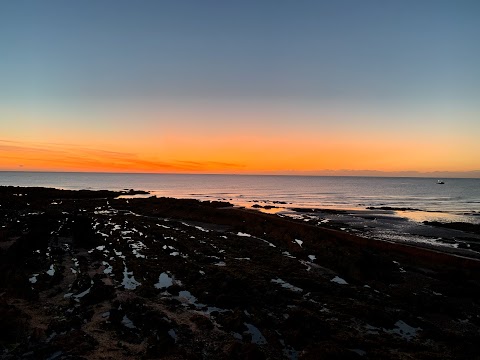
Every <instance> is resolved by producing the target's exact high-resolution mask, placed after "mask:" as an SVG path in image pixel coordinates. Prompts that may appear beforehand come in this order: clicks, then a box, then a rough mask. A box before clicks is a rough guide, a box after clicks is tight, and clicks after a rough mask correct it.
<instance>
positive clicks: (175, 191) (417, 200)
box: [0, 172, 480, 224]
mask: <svg viewBox="0 0 480 360" xmlns="http://www.w3.org/2000/svg"><path fill="white" fill-rule="evenodd" d="M437 180H438V179H433V178H421V177H353V176H290V175H288V176H287V175H285V176H281V175H204V174H123V173H122V174H120V173H73V172H0V185H13V186H43V187H54V188H60V189H71V190H79V189H89V190H101V189H108V190H125V189H135V190H146V191H149V192H150V195H149V196H151V195H155V196H158V197H161V196H164V197H174V198H194V199H199V200H222V201H229V202H231V203H233V204H234V205H238V206H245V207H252V206H253V205H255V204H257V206H258V204H261V205H262V206H264V205H268V204H270V205H273V206H277V208H281V209H284V208H317V209H342V210H343V209H345V210H364V209H367V208H371V207H374V208H382V207H383V208H392V209H399V210H402V209H403V210H404V211H403V212H402V214H404V215H405V216H407V217H408V216H411V217H412V219H413V220H417V221H420V220H431V219H433V220H441V221H463V222H469V223H476V224H477V223H480V179H458V178H448V179H442V180H443V182H444V184H438V183H437ZM275 209H276V208H274V211H275ZM405 210H406V211H405ZM419 214H421V215H419Z"/></svg>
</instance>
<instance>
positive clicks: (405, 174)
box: [0, 169, 480, 179]
mask: <svg viewBox="0 0 480 360" xmlns="http://www.w3.org/2000/svg"><path fill="white" fill-rule="evenodd" d="M0 173H49V174H55V173H58V174H112V175H122V174H123V175H227V176H311V177H315V176H318V177H395V178H437V177H443V178H458V179H462V178H463V179H476V178H478V179H480V170H468V171H448V170H436V171H426V172H421V171H417V170H403V171H382V170H346V169H343V170H312V171H285V172H268V171H265V172H255V173H224V172H217V173H201V172H129V171H125V172H123V171H82V170H78V171H63V170H50V171H48V170H47V171H45V170H0ZM462 175H470V176H467V177H463V176H462Z"/></svg>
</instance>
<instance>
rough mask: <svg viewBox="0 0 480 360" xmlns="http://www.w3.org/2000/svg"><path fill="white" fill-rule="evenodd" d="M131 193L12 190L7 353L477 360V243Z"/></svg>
mask: <svg viewBox="0 0 480 360" xmlns="http://www.w3.org/2000/svg"><path fill="white" fill-rule="evenodd" d="M134 194H135V193H134V192H130V193H128V195H134ZM119 195H127V194H121V193H118V192H107V191H102V192H93V191H80V192H77V191H61V190H53V189H40V188H14V187H0V205H1V206H0V274H1V275H0V316H1V319H2V322H1V323H0V335H1V337H0V351H1V352H2V357H3V358H6V359H17V358H20V359H67V358H68V359H138V358H164V359H281V358H286V359H386V358H388V359H406V358H414V359H438V358H442V359H474V358H475V357H476V356H478V341H477V339H478V333H479V331H480V317H479V314H480V295H479V294H480V276H479V275H480V262H479V261H478V259H477V255H476V251H475V250H474V249H472V248H469V247H467V246H465V247H462V246H457V247H453V246H437V244H433V245H432V246H417V244H416V243H415V242H414V241H412V242H408V241H405V242H402V241H396V240H395V239H394V240H392V239H388V238H387V239H383V240H382V239H375V238H374V237H372V236H367V237H365V236H361V235H362V234H366V235H368V234H367V233H366V232H364V233H362V230H363V231H367V230H368V228H371V229H377V230H378V229H381V228H382V227H385V228H387V229H388V228H389V227H390V226H396V225H391V224H390V225H389V222H393V224H396V223H395V221H396V220H392V219H391V218H390V216H388V213H384V217H383V218H382V217H380V215H381V214H380V213H379V214H378V215H377V217H376V218H374V219H373V218H365V216H367V215H365V214H354V215H352V214H349V213H344V212H341V211H340V212H338V211H337V212H335V211H333V212H332V211H330V212H329V211H324V212H321V211H311V212H308V211H294V210H292V212H293V213H296V214H297V215H298V217H295V216H290V215H288V214H282V213H278V214H266V213H261V212H258V211H254V210H248V209H241V208H237V207H233V206H231V204H229V203H227V202H218V201H214V202H200V201H196V200H178V199H167V198H155V197H152V198H125V197H123V198H118V196H119ZM267 210H268V209H267ZM385 211H386V210H385ZM370 215H371V213H370ZM352 216H353V219H355V218H358V219H360V218H362V216H363V220H362V221H363V222H362V221H360V220H358V225H359V226H356V225H355V221H357V220H355V221H352ZM368 216H369V215H368ZM345 219H350V220H349V221H346V220H345ZM306 220H307V221H306ZM324 220H328V221H324ZM366 224H369V225H367V228H365V226H364V225H366ZM326 226H329V228H328V227H326ZM425 226H426V227H427V228H426V230H429V228H431V229H430V230H429V231H431V232H429V233H426V235H425V236H426V237H428V236H430V237H436V236H437V235H436V233H433V232H434V231H447V232H448V231H460V230H458V229H446V228H442V227H438V226H432V225H425ZM342 229H343V230H342ZM366 229H367V230H366ZM412 231H413V230H412ZM406 233H407V234H408V232H406ZM376 234H377V235H379V234H381V232H378V231H377V232H376ZM444 234H447V233H444ZM449 234H450V235H451V233H449ZM462 234H463V235H465V234H467V235H465V236H464V238H469V239H473V240H465V239H463V240H462V239H461V237H462V236H463V235H462V236H458V235H457V237H455V241H457V242H459V243H460V242H461V241H465V242H467V243H468V242H470V243H472V244H473V243H475V239H476V237H477V235H478V234H476V233H474V232H473V233H472V232H466V231H464V230H462ZM450 235H448V236H450ZM379 236H380V235H379ZM448 236H447V235H445V238H446V239H447V238H448ZM397 240H398V239H397Z"/></svg>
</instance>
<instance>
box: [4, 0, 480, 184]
mask: <svg viewBox="0 0 480 360" xmlns="http://www.w3.org/2000/svg"><path fill="white" fill-rule="evenodd" d="M479 39H480V2H479V1H477V0H455V1H454V0H451V1H444V0H422V1H418V0H402V1H392V0H377V1H374V0H364V1H356V0H350V1H347V0H338V1H320V0H315V1H314V0H312V1H307V0H305V1H301V0H296V1H294V0H291V1H283V0H275V1H273V0H271V1H269V0H264V1H258V0H257V1H250V0H244V1H233V0H232V1H229V0H217V1H213V0H204V1H196V0H190V1H189V0H183V1H178V0H176V1H174V0H172V1H168V0H164V1H154V0H152V1H145V0H143V1H142V0H140V1H125V0H115V1H114V0H103V1H94V0H82V1H72V2H66V1H61V0H58V1H56V0H45V1H34V0H30V1H27V0H15V1H1V2H0V170H13V171H15V170H24V171H25V170H28V171H112V172H175V173H178V172H187V173H197V172H200V173H240V174H243V173H248V174H255V173H273V174H323V173H328V174H332V173H333V174H343V173H348V174H356V173H359V174H360V173H362V172H365V171H373V172H375V173H381V172H385V173H388V174H402V173H406V172H418V173H420V174H421V173H431V172H436V171H443V172H450V173H456V174H457V173H464V174H467V175H468V174H471V172H472V171H473V172H475V171H476V172H475V174H479V173H478V171H479V170H480V155H479V154H480V141H479V140H480V66H479V64H480V41H479Z"/></svg>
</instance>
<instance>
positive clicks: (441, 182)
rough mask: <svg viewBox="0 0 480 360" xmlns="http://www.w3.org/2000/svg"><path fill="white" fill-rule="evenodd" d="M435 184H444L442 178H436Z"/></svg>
mask: <svg viewBox="0 0 480 360" xmlns="http://www.w3.org/2000/svg"><path fill="white" fill-rule="evenodd" d="M437 184H439V185H440V184H445V183H444V182H443V181H442V180H437Z"/></svg>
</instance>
